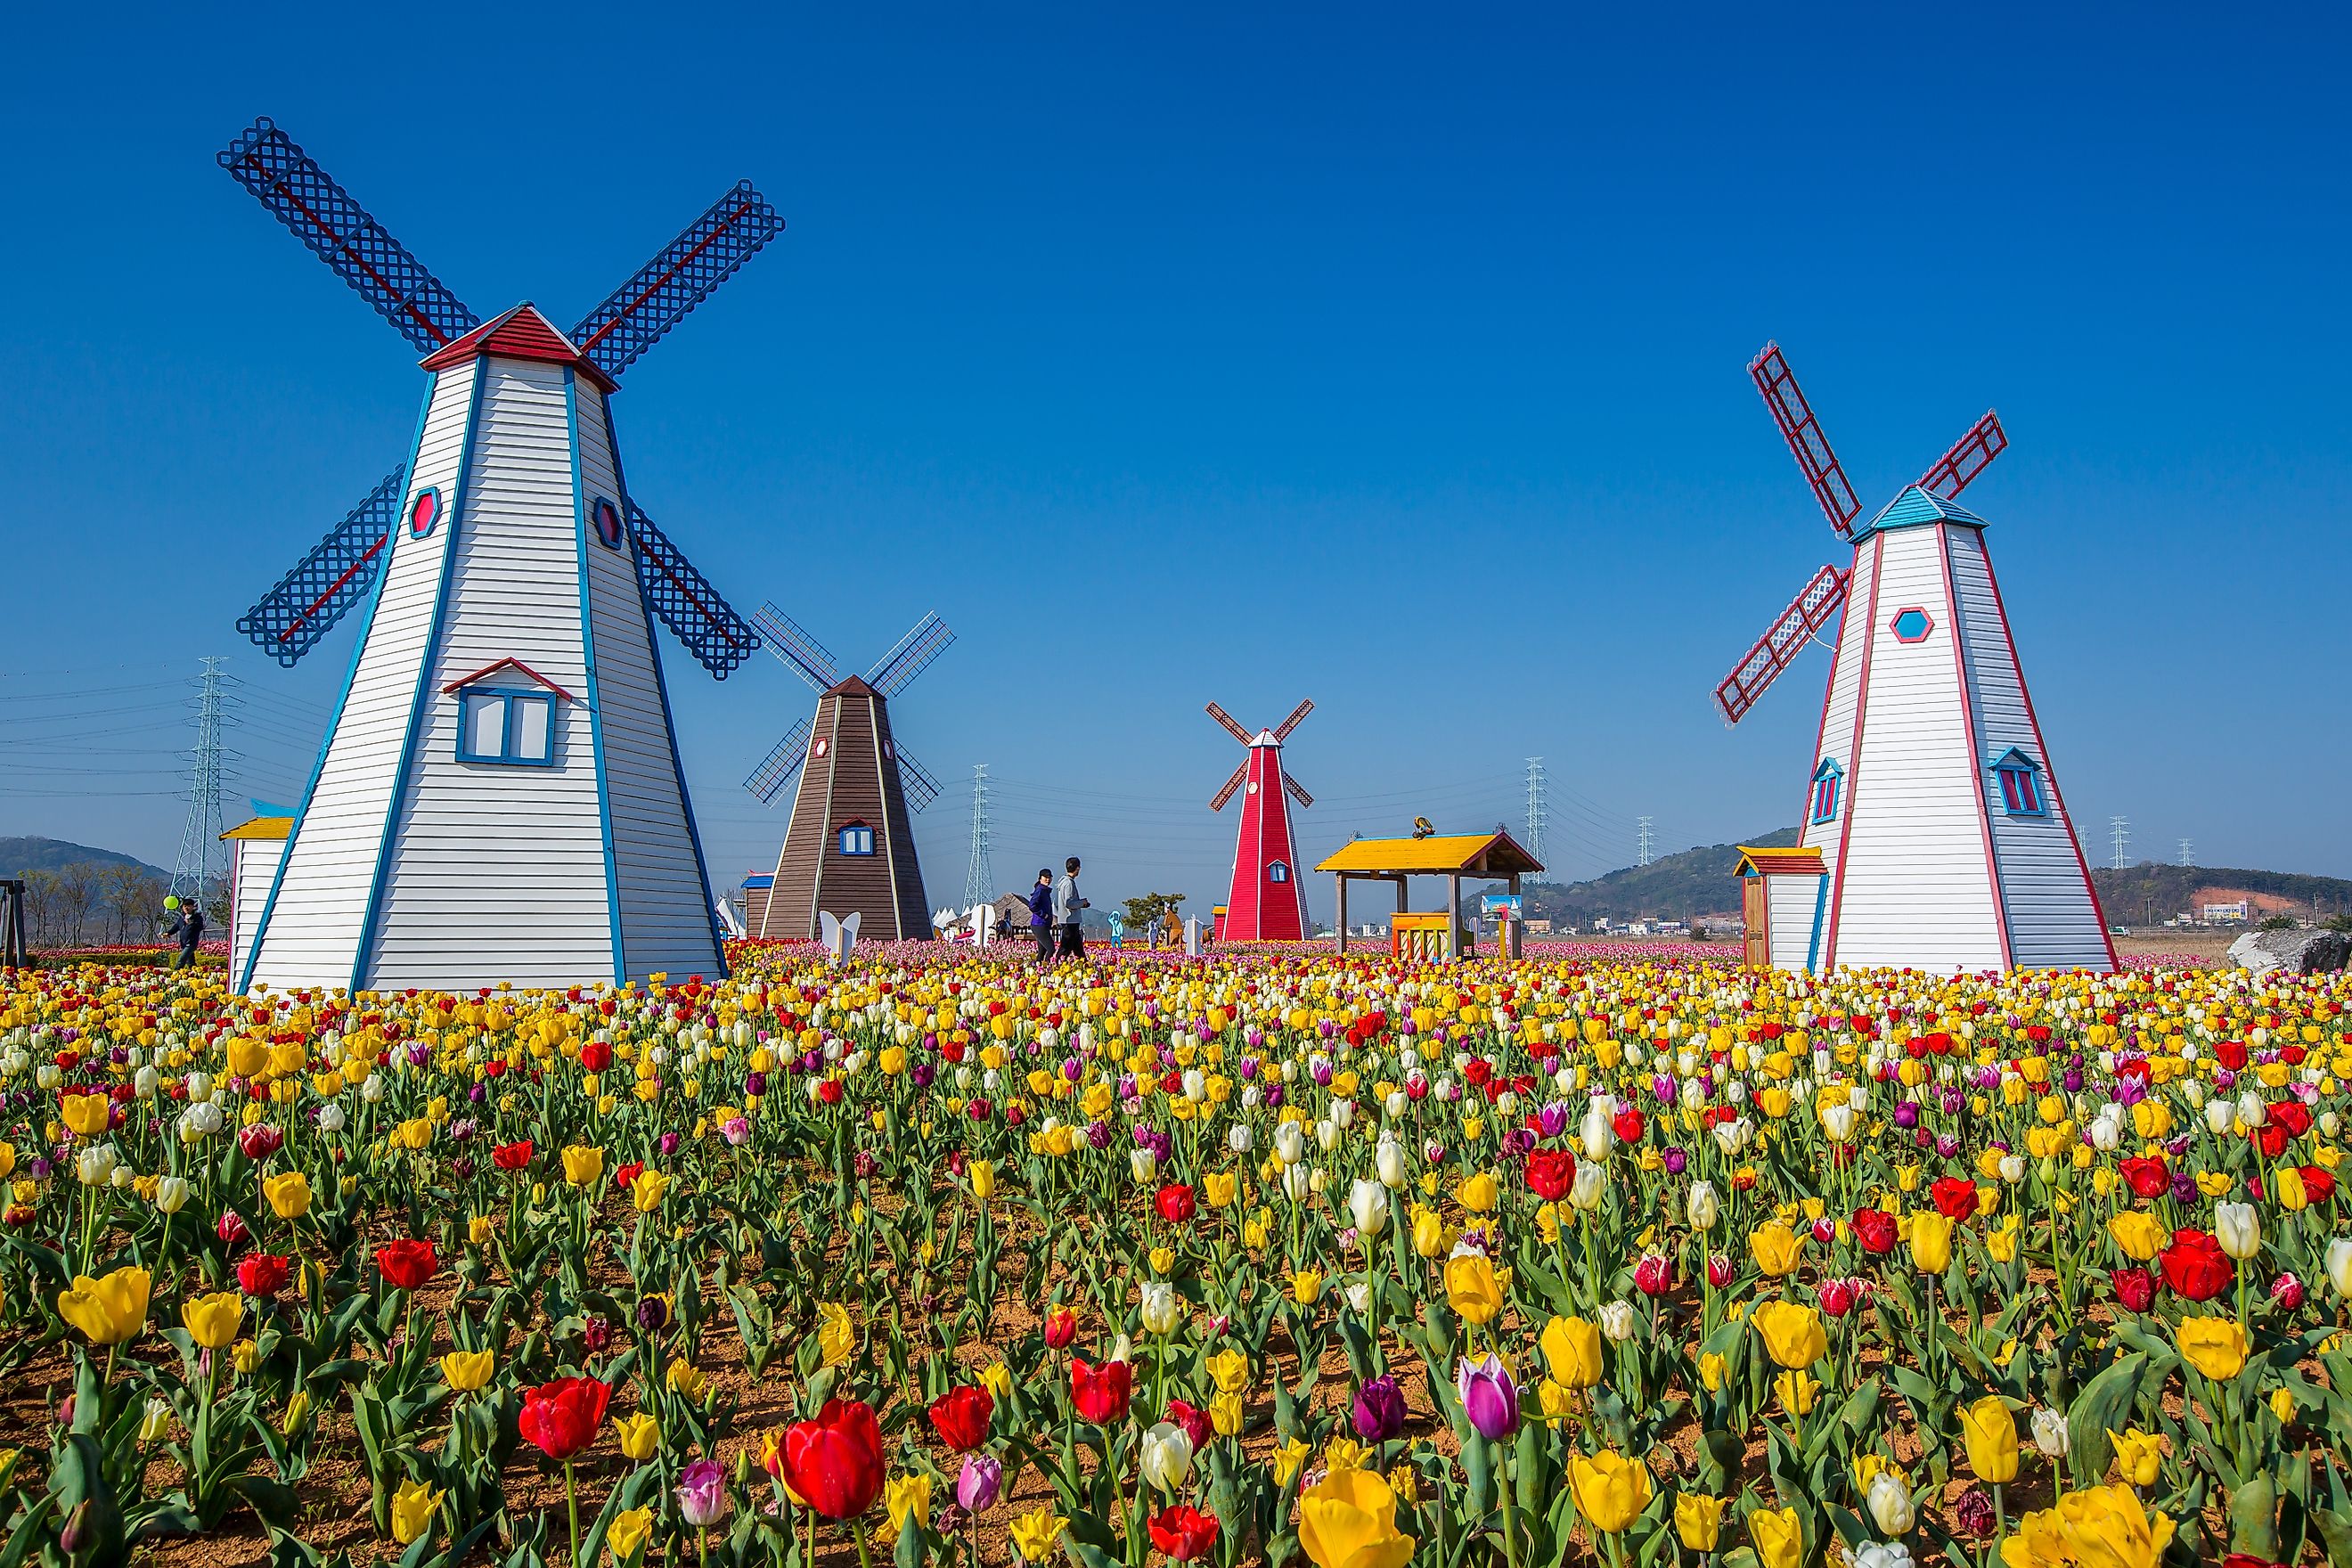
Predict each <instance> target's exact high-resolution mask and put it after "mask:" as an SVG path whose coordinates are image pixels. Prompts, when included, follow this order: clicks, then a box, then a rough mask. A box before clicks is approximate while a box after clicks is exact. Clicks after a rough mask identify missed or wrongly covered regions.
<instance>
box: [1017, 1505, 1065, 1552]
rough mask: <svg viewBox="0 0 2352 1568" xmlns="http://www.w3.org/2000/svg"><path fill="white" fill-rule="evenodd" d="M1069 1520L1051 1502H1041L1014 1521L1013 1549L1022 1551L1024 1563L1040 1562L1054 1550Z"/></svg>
mask: <svg viewBox="0 0 2352 1568" xmlns="http://www.w3.org/2000/svg"><path fill="white" fill-rule="evenodd" d="M1069 1522H1070V1521H1068V1520H1066V1519H1064V1518H1063V1517H1062V1516H1061V1515H1060V1514H1058V1513H1055V1511H1054V1509H1053V1505H1052V1504H1050V1503H1046V1504H1041V1505H1039V1506H1038V1507H1036V1508H1034V1509H1032V1510H1029V1511H1028V1512H1027V1513H1024V1514H1020V1515H1017V1516H1016V1517H1015V1518H1014V1519H1013V1526H1012V1530H1011V1534H1012V1536H1013V1549H1014V1550H1015V1551H1017V1552H1020V1553H1021V1560H1022V1561H1023V1562H1024V1563H1038V1562H1043V1561H1044V1560H1045V1553H1047V1552H1051V1551H1053V1550H1054V1542H1056V1541H1058V1540H1060V1539H1061V1536H1062V1531H1063V1529H1064V1528H1065V1527H1066V1526H1067V1525H1068V1524H1069Z"/></svg>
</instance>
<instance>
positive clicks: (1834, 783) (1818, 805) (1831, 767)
mask: <svg viewBox="0 0 2352 1568" xmlns="http://www.w3.org/2000/svg"><path fill="white" fill-rule="evenodd" d="M1844 784H1845V773H1844V771H1843V769H1841V768H1840V767H1839V766H1838V765H1837V763H1833V762H1832V761H1830V760H1829V759H1828V758H1827V757H1823V758H1822V765H1821V766H1820V767H1817V768H1815V769H1814V770H1813V809H1812V818H1813V820H1814V821H1815V822H1834V821H1836V820H1837V814H1838V805H1839V799H1838V797H1839V796H1840V795H1842V794H1843V785H1844Z"/></svg>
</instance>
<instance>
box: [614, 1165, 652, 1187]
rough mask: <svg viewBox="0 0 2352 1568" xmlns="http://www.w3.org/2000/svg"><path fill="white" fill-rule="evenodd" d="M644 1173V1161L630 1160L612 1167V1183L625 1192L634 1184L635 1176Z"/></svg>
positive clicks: (635, 1181) (635, 1182)
mask: <svg viewBox="0 0 2352 1568" xmlns="http://www.w3.org/2000/svg"><path fill="white" fill-rule="evenodd" d="M645 1173H646V1163H645V1162H644V1161H643V1160H632V1161H630V1162H629V1163H627V1164H625V1165H620V1166H616V1167H614V1171H613V1185H614V1186H615V1187H617V1188H619V1189H620V1190H621V1191H623V1192H627V1191H628V1190H629V1189H630V1188H631V1187H633V1186H635V1185H636V1184H637V1178H638V1177H639V1176H642V1175H644V1174H645Z"/></svg>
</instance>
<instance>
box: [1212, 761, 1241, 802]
mask: <svg viewBox="0 0 2352 1568" xmlns="http://www.w3.org/2000/svg"><path fill="white" fill-rule="evenodd" d="M1248 777H1249V764H1248V763H1243V764H1242V765H1241V766H1240V767H1237V768H1235V769H1234V776H1233V777H1231V778H1229V779H1227V780H1226V781H1225V787H1224V788H1223V789H1221V790H1219V791H1218V792H1217V793H1216V794H1215V795H1213V796H1212V797H1211V798H1210V801H1209V809H1210V810H1211V811H1223V810H1224V809H1225V802H1227V801H1229V800H1231V799H1233V798H1234V791H1235V790H1237V789H1239V788H1241V787H1242V784H1243V783H1244V781H1245V780H1247V779H1248Z"/></svg>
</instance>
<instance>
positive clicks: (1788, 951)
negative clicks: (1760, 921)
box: [1764, 877, 1822, 969]
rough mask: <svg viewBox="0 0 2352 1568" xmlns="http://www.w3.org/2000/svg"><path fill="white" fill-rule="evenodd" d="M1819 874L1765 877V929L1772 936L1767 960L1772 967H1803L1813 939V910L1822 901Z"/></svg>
mask: <svg viewBox="0 0 2352 1568" xmlns="http://www.w3.org/2000/svg"><path fill="white" fill-rule="evenodd" d="M1821 888H1822V879H1821V878H1819V877H1767V878H1766V879H1764V896H1765V899H1766V900H1767V908H1766V910H1765V916H1764V919H1765V929H1766V931H1767V932H1768V933H1769V935H1770V937H1771V939H1772V942H1771V951H1770V952H1769V954H1767V962H1768V963H1770V964H1771V965H1772V967H1773V968H1775V969H1802V968H1804V967H1805V960H1806V958H1807V956H1808V955H1809V954H1810V953H1811V948H1812V940H1813V910H1815V909H1816V908H1817V907H1818V906H1819V904H1820V902H1821V897H1820V892H1821Z"/></svg>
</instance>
